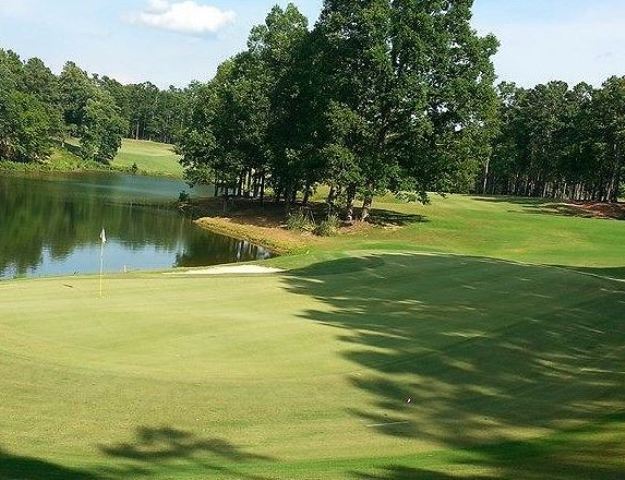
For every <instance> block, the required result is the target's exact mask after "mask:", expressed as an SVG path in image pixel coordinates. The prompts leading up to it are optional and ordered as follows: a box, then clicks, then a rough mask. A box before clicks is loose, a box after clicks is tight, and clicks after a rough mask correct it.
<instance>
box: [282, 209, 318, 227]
mask: <svg viewBox="0 0 625 480" xmlns="http://www.w3.org/2000/svg"><path fill="white" fill-rule="evenodd" d="M286 228H287V229H289V230H295V231H299V232H304V231H311V230H313V229H314V223H313V222H312V221H311V220H310V217H309V216H308V215H306V214H305V213H304V212H303V211H302V210H298V211H297V212H295V213H291V214H290V215H289V216H288V218H287V219H286Z"/></svg>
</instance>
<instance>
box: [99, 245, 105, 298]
mask: <svg viewBox="0 0 625 480" xmlns="http://www.w3.org/2000/svg"><path fill="white" fill-rule="evenodd" d="M100 244H101V246H100V298H102V273H103V270H104V242H100Z"/></svg>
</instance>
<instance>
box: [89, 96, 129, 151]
mask: <svg viewBox="0 0 625 480" xmlns="http://www.w3.org/2000/svg"><path fill="white" fill-rule="evenodd" d="M125 131H126V123H125V122H124V119H123V118H122V117H121V115H120V114H119V109H118V108H117V106H116V105H115V102H114V100H113V98H112V97H111V96H110V95H109V94H108V93H107V92H105V91H97V92H96V94H95V95H94V96H93V97H92V98H89V99H88V100H87V104H86V105H85V108H84V117H83V124H82V126H81V128H80V130H79V134H80V153H81V157H82V158H84V159H89V160H96V161H99V162H102V163H108V162H110V161H111V160H113V158H115V155H116V154H117V151H118V150H119V148H120V147H121V144H122V135H123V134H124V132H125Z"/></svg>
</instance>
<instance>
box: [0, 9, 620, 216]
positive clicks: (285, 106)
mask: <svg viewBox="0 0 625 480" xmlns="http://www.w3.org/2000/svg"><path fill="white" fill-rule="evenodd" d="M472 3H473V2H472V1H470V0H448V1H445V2H438V1H437V2H429V1H428V2H424V1H417V0H402V1H390V0H370V1H367V2H362V1H359V0H340V1H339V0H325V1H324V3H323V8H322V11H321V14H320V17H319V19H318V20H317V22H316V23H315V24H314V25H310V24H309V21H308V19H307V18H306V17H305V16H304V15H303V14H302V13H301V12H300V11H299V10H298V8H297V7H296V6H295V5H293V4H289V5H288V6H287V7H285V8H281V7H278V6H276V7H274V8H273V9H272V10H271V11H270V12H269V14H268V16H267V18H266V21H265V23H263V24H261V25H258V26H256V27H254V28H253V29H252V31H251V32H250V35H249V39H248V42H247V48H246V49H245V50H244V51H242V52H240V53H238V54H236V55H235V56H233V57H232V58H230V59H229V60H227V61H226V62H224V63H223V64H222V65H220V66H219V68H218V71H217V73H216V75H215V77H214V78H213V79H212V80H211V81H209V82H207V83H198V82H194V83H192V84H191V85H190V86H188V87H187V88H184V89H178V88H174V87H170V88H169V89H167V90H160V89H159V88H158V87H156V86H155V85H153V84H151V83H149V82H146V83H142V84H136V85H122V84H121V83H119V82H117V81H116V80H114V79H111V78H108V77H106V76H102V77H101V76H98V75H89V74H87V73H86V72H84V71H83V70H81V69H80V68H79V67H78V66H77V65H75V64H73V63H71V62H69V63H67V64H66V65H65V67H64V69H63V70H62V72H61V73H60V74H59V75H55V74H53V73H52V72H51V71H50V69H48V68H47V67H46V66H45V65H44V64H43V62H42V61H41V60H38V59H31V60H28V61H23V60H21V59H20V58H19V57H18V55H16V54H15V53H13V52H11V51H4V50H0V159H8V160H13V161H20V162H30V161H39V160H41V159H45V158H46V156H47V155H49V153H50V151H51V148H52V146H53V145H54V143H55V142H59V141H62V140H63V139H64V138H66V137H72V138H78V139H79V140H80V142H79V145H80V147H79V152H80V155H81V156H82V157H83V158H85V159H92V160H98V161H101V162H107V161H110V159H112V158H113V157H114V155H115V153H116V152H117V149H118V148H119V146H120V143H121V138H122V137H124V136H125V137H129V138H135V139H146V140H155V141H162V142H167V143H175V144H177V145H178V148H179V151H180V153H181V155H182V160H181V161H182V163H183V165H184V166H185V167H186V172H187V177H188V180H189V182H191V183H197V182H203V183H215V184H216V185H217V187H218V189H219V191H220V192H221V193H222V194H224V195H226V196H229V195H237V196H246V197H251V198H258V199H260V200H261V201H262V200H264V197H265V192H266V191H267V190H268V189H271V191H272V194H273V198H274V199H275V200H276V201H281V202H284V203H285V204H286V205H287V206H289V205H291V204H293V203H294V202H295V201H296V200H297V201H303V202H304V203H307V201H308V199H309V198H310V197H311V195H312V194H313V193H314V192H315V189H316V188H318V187H319V186H320V185H324V186H327V187H328V189H329V194H328V198H327V204H328V206H329V207H330V208H329V209H328V211H329V212H331V213H332V214H335V213H340V214H342V215H343V216H344V217H346V218H353V217H354V216H355V213H354V205H355V203H356V202H357V201H359V202H362V203H361V206H362V208H361V209H360V212H361V214H360V215H361V218H363V219H364V218H366V217H367V216H368V214H369V210H370V208H371V205H372V201H373V197H374V195H376V194H378V193H382V192H389V191H390V192H393V193H395V194H397V195H400V196H402V197H403V198H406V199H408V200H415V201H421V202H427V199H428V192H438V193H444V192H479V193H488V194H506V195H520V196H536V197H553V198H563V199H571V200H579V201H591V200H592V201H602V202H612V201H616V200H618V198H619V194H620V189H621V185H622V183H623V182H622V172H623V163H624V162H623V154H624V153H625V78H617V77H614V78H610V79H608V80H607V81H606V82H605V83H604V85H603V86H602V87H600V88H596V87H593V86H591V85H587V84H580V85H577V86H575V87H573V88H570V87H569V86H568V85H567V84H566V83H563V82H557V81H554V82H551V83H549V84H547V85H538V86H536V87H534V88H521V87H518V86H516V85H514V84H511V83H503V84H500V85H498V86H496V74H495V70H494V67H493V63H492V58H493V56H494V55H495V53H496V52H497V48H498V41H497V39H496V38H494V37H493V36H491V35H487V36H480V35H478V34H477V32H476V31H475V30H474V29H473V28H472V26H471V19H472Z"/></svg>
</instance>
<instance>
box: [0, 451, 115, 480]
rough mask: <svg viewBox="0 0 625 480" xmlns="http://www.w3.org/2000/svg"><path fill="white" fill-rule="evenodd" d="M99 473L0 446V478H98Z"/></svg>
mask: <svg viewBox="0 0 625 480" xmlns="http://www.w3.org/2000/svg"><path fill="white" fill-rule="evenodd" d="M101 478H103V477H100V476H99V475H97V474H95V473H92V472H88V471H84V470H80V469H75V468H70V467H65V466H63V465H59V464H57V463H53V462H48V461H45V460H41V459H39V458H33V457H25V456H20V455H15V454H12V453H9V452H7V451H6V450H3V449H1V448H0V480H99V479H101Z"/></svg>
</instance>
